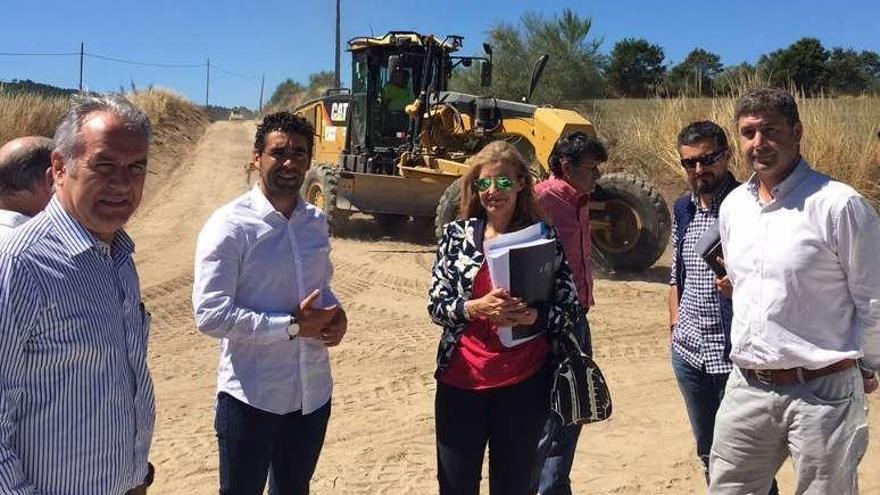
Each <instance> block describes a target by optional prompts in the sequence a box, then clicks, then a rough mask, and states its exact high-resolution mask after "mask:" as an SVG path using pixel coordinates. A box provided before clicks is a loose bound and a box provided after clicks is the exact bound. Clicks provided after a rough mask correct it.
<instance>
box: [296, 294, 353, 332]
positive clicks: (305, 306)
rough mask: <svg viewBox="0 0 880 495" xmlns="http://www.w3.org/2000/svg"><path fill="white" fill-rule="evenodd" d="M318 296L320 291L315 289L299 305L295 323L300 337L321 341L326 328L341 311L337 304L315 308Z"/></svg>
mask: <svg viewBox="0 0 880 495" xmlns="http://www.w3.org/2000/svg"><path fill="white" fill-rule="evenodd" d="M320 295H321V291H319V290H317V289H315V290H314V291H312V293H311V294H309V295H308V296H306V298H305V299H303V301H302V302H301V303H300V304H299V312H297V314H296V323H297V324H298V325H299V336H300V337H312V338H316V339H322V340H323V339H324V336H323V333H324V331H325V330H326V329H327V326H328V325H329V324H330V322H331V321H333V319H334V318H336V315H337V314H338V313H339V312H340V311H342V310H341V309H339V305H337V304H334V305H333V306H330V307H327V308H315V307H314V304H315V300H316V299H318V296H320ZM346 321H347V320H346ZM337 332H338V330H337ZM342 333H345V330H343V331H342ZM341 339H342V336H341V335H340V336H339V340H341ZM338 343H339V342H338V341H337V344H338ZM334 345H335V344H334Z"/></svg>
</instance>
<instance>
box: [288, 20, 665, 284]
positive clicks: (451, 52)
mask: <svg viewBox="0 0 880 495" xmlns="http://www.w3.org/2000/svg"><path fill="white" fill-rule="evenodd" d="M461 46H462V38H461V37H460V36H447V37H445V38H443V39H441V38H439V37H436V36H433V35H421V34H419V33H415V32H409V31H392V32H389V33H387V34H386V35H384V36H382V37H357V38H353V39H352V40H350V41H349V42H348V51H349V52H351V54H352V82H351V88H350V89H342V88H338V89H331V90H328V91H327V94H326V95H325V96H323V97H321V98H318V99H315V100H312V101H308V102H305V103H303V104H301V105H299V106H298V107H297V108H296V109H295V112H296V113H297V114H299V115H302V116H303V117H305V118H306V119H308V120H309V121H310V122H311V123H312V124H313V125H314V126H315V131H316V134H317V137H316V142H315V153H314V163H313V164H312V168H311V169H310V170H309V172H308V174H307V175H306V178H305V181H304V183H303V188H302V195H303V197H304V198H305V199H306V200H307V201H309V202H311V203H313V204H315V205H317V206H319V207H320V208H322V209H323V210H324V212H325V213H326V214H327V217H328V219H329V221H330V225H331V229H332V231H333V232H335V233H339V232H341V231H344V229H345V224H346V222H347V221H348V219H349V216H350V215H351V214H352V213H367V214H370V215H372V216H373V217H374V218H375V219H376V221H377V222H379V223H380V224H382V225H384V226H386V227H388V228H389V229H392V230H393V228H394V227H395V226H398V225H399V224H401V223H403V222H407V221H409V219H410V218H412V219H413V221H414V222H416V223H418V224H422V225H424V226H426V227H427V226H428V225H430V226H432V227H433V228H434V229H435V231H436V232H437V233H438V235H439V232H442V230H441V228H442V226H443V225H444V224H445V223H446V222H449V221H451V220H453V219H455V217H456V216H457V213H458V203H459V198H460V195H461V181H460V180H459V179H460V177H461V176H462V175H464V173H465V172H466V171H467V170H468V163H467V159H468V157H470V156H472V155H474V154H475V153H476V152H477V151H479V150H480V149H481V148H482V147H483V146H484V145H486V144H488V143H489V142H491V141H494V140H498V139H504V140H508V141H510V142H511V143H513V144H514V145H515V146H516V147H517V148H518V149H519V150H520V151H521V152H522V153H523V155H524V156H526V157H527V158H528V159H529V160H531V161H532V163H533V173H534V175H535V177H536V178H537V179H538V180H540V179H543V178H546V177H547V176H548V172H549V164H548V158H549V156H550V151H551V150H552V148H553V145H554V143H555V142H556V140H557V139H558V138H559V137H561V136H563V135H565V134H567V133H570V132H573V131H578V130H579V131H583V132H585V133H587V134H589V135H593V136H595V135H596V131H595V129H594V127H593V124H591V123H590V122H589V121H588V120H586V119H585V118H584V117H582V116H581V115H579V114H578V113H576V112H573V111H570V110H564V109H558V108H544V107H540V106H536V105H532V104H529V103H527V101H528V99H529V97H530V96H531V94H532V91H533V90H534V88H535V86H536V85H537V83H538V80H539V79H540V74H541V71H542V70H543V67H544V64H545V63H546V61H547V56H546V55H545V56H542V57H541V58H540V59H539V60H538V62H537V63H536V65H535V67H534V68H533V71H532V79H531V85H530V87H529V88H528V92H527V94H526V96H525V97H524V98H523V102H515V101H505V100H500V99H497V98H493V97H492V96H476V95H467V94H462V93H458V92H453V91H448V84H449V79H450V75H451V73H452V71H453V70H454V69H455V68H456V67H459V66H464V67H471V66H472V65H473V64H477V68H478V69H479V70H478V72H479V74H480V83H481V85H482V86H483V87H488V86H490V85H491V78H492V50H491V47H490V46H489V45H487V44H484V45H483V48H484V50H485V52H486V53H485V56H475V57H465V56H457V55H455V54H456V52H458V51H459V50H460V49H461ZM401 82H403V84H404V86H403V87H401ZM390 84H395V85H397V87H396V88H391V90H389V85H390ZM391 94H394V95H396V96H397V97H398V98H399V97H400V95H401V94H403V95H404V96H405V97H406V99H407V100H408V101H409V104H407V105H399V104H397V105H395V104H393V103H392V102H391V101H389V97H388V96H389V95H391ZM590 219H591V220H590V221H591V225H592V229H593V245H594V254H595V255H596V257H597V258H598V259H599V260H600V261H601V262H603V264H605V265H606V266H607V267H609V268H613V269H618V270H636V271H638V270H643V269H646V268H648V267H650V266H651V265H652V264H653V263H654V262H655V261H656V260H657V258H659V257H660V255H661V254H662V253H663V250H664V249H665V248H666V244H667V242H668V240H669V232H670V217H669V209H668V207H667V205H666V203H665V201H664V200H663V198H662V197H661V196H660V194H658V192H657V190H656V189H655V188H654V187H652V186H651V185H650V184H649V183H648V182H646V181H645V180H644V179H641V178H638V177H635V176H633V175H630V174H626V173H612V174H606V175H605V176H604V177H602V179H601V180H600V181H599V186H598V188H597V190H596V192H595V193H594V194H593V195H592V196H591V202H590Z"/></svg>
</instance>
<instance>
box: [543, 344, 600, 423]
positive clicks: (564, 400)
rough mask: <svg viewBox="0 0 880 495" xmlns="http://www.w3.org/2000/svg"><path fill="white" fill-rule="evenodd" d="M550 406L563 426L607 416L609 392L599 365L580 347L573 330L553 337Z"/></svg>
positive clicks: (593, 420) (591, 421)
mask: <svg viewBox="0 0 880 495" xmlns="http://www.w3.org/2000/svg"><path fill="white" fill-rule="evenodd" d="M553 358H554V365H555V366H554V370H553V382H552V388H551V391H550V409H551V410H552V411H553V412H554V413H555V414H556V415H557V416H559V419H560V423H562V425H563V426H571V425H581V424H586V423H595V422H597V421H602V420H605V419H608V418H609V417H610V416H611V393H610V392H609V391H608V384H607V383H606V382H605V377H604V376H603V375H602V371H601V370H600V369H599V366H598V365H596V363H595V362H594V361H593V359H592V358H591V357H590V356H588V355H586V354H585V353H584V351H583V350H581V346H580V344H578V342H577V339H576V338H575V336H574V334H572V333H570V332H563V333H562V334H561V335H559V336H558V337H557V338H556V339H554V341H553Z"/></svg>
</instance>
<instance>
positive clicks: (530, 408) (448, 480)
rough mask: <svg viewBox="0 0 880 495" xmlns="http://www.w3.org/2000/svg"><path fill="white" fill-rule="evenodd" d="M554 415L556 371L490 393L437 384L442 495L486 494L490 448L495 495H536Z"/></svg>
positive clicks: (545, 371) (544, 371)
mask: <svg viewBox="0 0 880 495" xmlns="http://www.w3.org/2000/svg"><path fill="white" fill-rule="evenodd" d="M549 412H550V370H549V366H544V367H543V368H542V369H541V370H540V371H538V372H537V373H535V374H534V375H533V376H531V377H529V378H528V379H526V380H525V381H523V382H520V383H517V384H515V385H511V386H508V387H500V388H495V389H489V390H463V389H459V388H455V387H452V386H449V385H446V384H444V383H442V382H438V383H437V395H436V397H435V401H434V414H435V426H436V433H437V466H438V474H437V478H438V481H439V482H440V495H476V494H478V493H480V478H481V471H482V466H483V455H484V452H485V450H486V445H487V444H488V446H489V491H490V492H491V493H492V495H530V494H531V493H533V492H532V491H531V489H530V486H529V485H530V481H531V479H530V478H531V476H532V472H533V470H534V468H535V463H536V461H537V447H538V440H539V439H540V437H541V432H542V429H543V427H544V423H545V421H546V420H547V416H548V414H549Z"/></svg>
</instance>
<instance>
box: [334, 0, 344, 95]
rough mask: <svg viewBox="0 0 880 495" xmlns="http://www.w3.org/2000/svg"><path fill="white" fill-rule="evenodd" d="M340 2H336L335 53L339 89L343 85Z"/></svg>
mask: <svg viewBox="0 0 880 495" xmlns="http://www.w3.org/2000/svg"><path fill="white" fill-rule="evenodd" d="M340 2H341V0H336V52H335V53H334V55H335V61H336V71H335V72H334V74H335V78H336V80H335V82H336V87H337V88H338V87H340V86H341V85H342V84H341V82H342V81H341V77H340V74H339V43H340V41H339V18H340V15H339V13H340V8H339V3H340Z"/></svg>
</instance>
